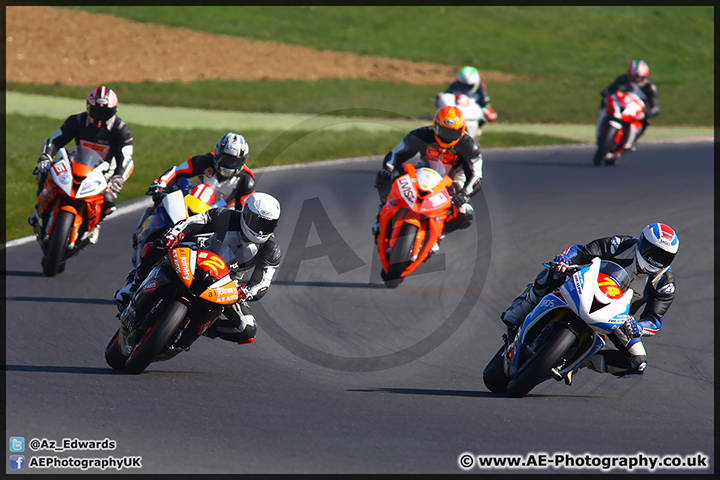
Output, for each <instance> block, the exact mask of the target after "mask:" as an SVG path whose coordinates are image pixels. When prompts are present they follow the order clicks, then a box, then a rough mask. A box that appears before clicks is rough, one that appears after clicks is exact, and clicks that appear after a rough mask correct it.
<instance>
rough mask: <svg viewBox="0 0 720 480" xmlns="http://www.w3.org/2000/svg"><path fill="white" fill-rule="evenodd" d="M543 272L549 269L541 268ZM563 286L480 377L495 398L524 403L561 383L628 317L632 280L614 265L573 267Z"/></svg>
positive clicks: (534, 312) (596, 260)
mask: <svg viewBox="0 0 720 480" xmlns="http://www.w3.org/2000/svg"><path fill="white" fill-rule="evenodd" d="M545 266H548V265H547V264H545ZM566 273H568V278H567V280H566V281H565V283H564V284H563V285H561V286H560V287H559V288H558V289H556V290H555V291H553V292H551V293H549V294H548V295H546V296H545V297H543V298H542V300H540V302H539V303H538V305H537V306H536V307H535V309H533V310H532V311H531V312H530V313H529V314H528V315H527V316H526V317H525V320H524V321H523V323H522V324H521V325H520V327H519V328H518V329H517V331H516V333H515V337H514V338H507V336H505V345H503V347H502V348H501V349H500V350H499V351H498V352H497V353H496V354H495V356H494V357H493V359H492V360H490V363H488V366H487V367H485V370H484V371H483V381H484V382H485V386H486V387H487V388H488V389H489V390H490V391H491V392H494V393H507V394H508V395H509V396H511V397H516V398H519V397H523V396H525V395H527V394H528V393H529V392H530V391H531V390H532V389H533V388H535V387H536V386H537V385H539V384H540V383H542V382H544V381H546V380H549V379H551V378H553V379H555V380H563V379H568V378H570V377H569V376H568V374H569V373H571V372H573V370H574V369H576V368H578V366H579V365H580V364H581V363H582V362H583V361H584V360H585V359H587V358H589V357H590V356H591V355H593V354H595V353H596V352H597V351H599V350H600V349H601V348H603V347H604V346H605V336H606V335H610V334H612V333H613V332H614V331H615V330H616V329H617V328H619V327H620V326H622V325H623V324H624V323H625V322H626V321H627V320H629V319H630V318H632V317H631V316H630V304H631V302H632V296H633V291H632V289H631V288H630V280H631V279H630V276H629V275H628V273H627V272H626V271H625V270H624V269H623V268H622V267H621V266H620V265H618V264H616V263H614V262H611V261H608V260H600V259H599V258H594V259H593V261H592V263H591V264H590V265H586V266H578V265H571V266H570V267H568V270H567V271H566Z"/></svg>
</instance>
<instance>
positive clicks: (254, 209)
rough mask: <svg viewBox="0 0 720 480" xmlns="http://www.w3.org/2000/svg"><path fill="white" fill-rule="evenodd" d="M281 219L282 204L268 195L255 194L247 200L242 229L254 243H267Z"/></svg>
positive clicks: (244, 206)
mask: <svg viewBox="0 0 720 480" xmlns="http://www.w3.org/2000/svg"><path fill="white" fill-rule="evenodd" d="M279 218H280V202H278V201H277V200H276V199H275V197H273V196H271V195H268V194H267V193H260V192H255V193H253V194H252V195H250V196H249V197H247V199H246V200H245V204H244V205H243V209H242V219H241V220H240V227H241V229H242V233H243V235H245V237H246V238H247V239H248V240H250V241H251V242H253V243H265V242H267V241H268V239H269V238H270V235H272V233H273V232H274V231H275V226H276V225H277V223H278V219H279Z"/></svg>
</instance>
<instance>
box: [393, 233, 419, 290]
mask: <svg viewBox="0 0 720 480" xmlns="http://www.w3.org/2000/svg"><path fill="white" fill-rule="evenodd" d="M417 232H418V228H417V227H416V226H415V225H410V224H409V223H406V224H404V225H403V226H402V227H401V228H400V234H399V235H398V239H397V242H395V246H394V247H393V249H392V252H390V259H389V265H388V271H387V274H386V275H385V286H386V287H388V288H397V286H398V285H400V283H402V281H403V277H401V275H402V273H403V272H404V271H405V269H406V268H407V266H408V265H410V263H412V262H411V260H410V257H412V251H413V247H414V246H415V239H416V238H417Z"/></svg>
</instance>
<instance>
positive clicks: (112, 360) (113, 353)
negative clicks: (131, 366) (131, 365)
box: [105, 328, 126, 370]
mask: <svg viewBox="0 0 720 480" xmlns="http://www.w3.org/2000/svg"><path fill="white" fill-rule="evenodd" d="M119 336H120V329H119V328H118V331H117V332H115V335H114V336H113V337H112V339H111V340H110V343H108V346H107V347H105V361H106V362H107V364H108V365H110V366H111V367H112V368H113V369H115V370H122V369H123V368H125V360H126V359H125V357H124V356H123V354H122V353H120V345H119V343H118V338H119Z"/></svg>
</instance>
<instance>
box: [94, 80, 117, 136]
mask: <svg viewBox="0 0 720 480" xmlns="http://www.w3.org/2000/svg"><path fill="white" fill-rule="evenodd" d="M117 109H118V98H117V95H116V94H115V92H113V91H112V90H111V89H110V88H108V87H106V86H100V87H97V88H93V89H92V90H90V93H88V96H87V113H88V119H89V120H90V123H93V124H95V123H97V127H98V128H100V127H102V126H103V125H105V124H107V122H108V121H109V120H110V119H111V118H112V117H114V116H115V114H116V113H117Z"/></svg>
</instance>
